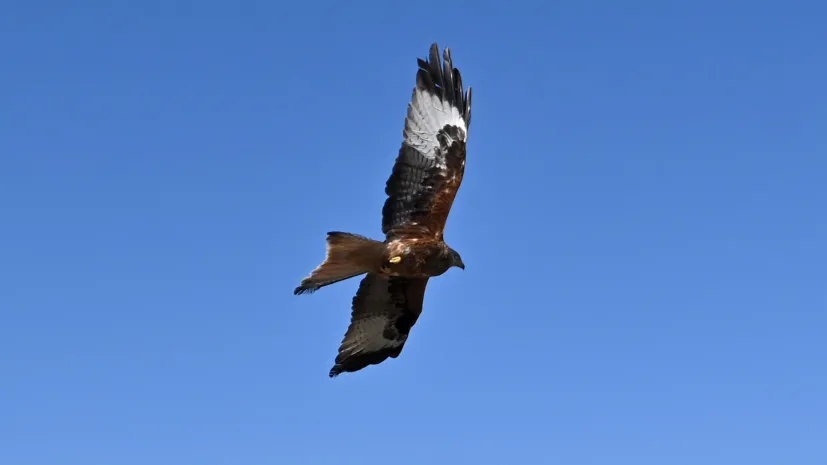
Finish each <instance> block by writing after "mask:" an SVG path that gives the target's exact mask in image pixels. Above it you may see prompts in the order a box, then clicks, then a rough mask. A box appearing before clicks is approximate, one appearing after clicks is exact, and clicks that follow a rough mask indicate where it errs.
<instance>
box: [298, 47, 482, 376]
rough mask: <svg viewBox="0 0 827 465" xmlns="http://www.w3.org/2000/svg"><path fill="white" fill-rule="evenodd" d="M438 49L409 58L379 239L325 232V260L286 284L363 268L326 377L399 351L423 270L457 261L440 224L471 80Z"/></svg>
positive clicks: (418, 299) (455, 179)
mask: <svg viewBox="0 0 827 465" xmlns="http://www.w3.org/2000/svg"><path fill="white" fill-rule="evenodd" d="M442 58H443V59H442V62H440V59H439V47H438V46H437V44H432V45H431V48H430V53H429V57H428V59H426V60H423V59H421V58H418V59H417V63H418V65H419V69H418V70H417V73H416V86H415V87H414V89H413V94H412V96H411V100H410V103H409V104H408V113H407V116H406V118H405V125H404V130H403V132H402V135H403V142H402V147H401V148H400V149H399V154H398V155H397V157H396V161H395V162H394V165H393V170H392V171H391V174H390V177H389V178H388V179H387V181H386V183H385V194H386V195H387V199H386V200H385V203H384V206H383V208H382V233H383V234H384V235H385V239H384V240H383V241H378V240H373V239H370V238H367V237H364V236H360V235H357V234H351V233H346V232H339V231H331V232H328V233H327V238H326V254H325V259H324V261H323V262H322V264H321V265H319V266H318V267H316V268H315V269H314V270H313V271H312V272H311V273H310V275H309V276H308V277H307V278H305V279H303V280H302V281H301V283H300V284H299V286H298V287H296V288H295V290H294V291H293V293H294V294H295V295H299V294H305V293H312V292H315V291H317V290H319V289H320V288H322V287H325V286H329V285H331V284H334V283H338V282H340V281H344V280H346V279H349V278H352V277H355V276H360V275H363V274H364V275H365V276H364V277H363V278H362V281H361V282H360V284H359V289H358V290H357V292H356V295H355V296H354V297H353V301H352V304H351V319H350V325H349V327H348V328H347V331H346V332H345V335H344V338H343V339H342V342H341V345H340V346H339V350H338V354H337V356H336V359H335V363H334V365H333V368H331V369H330V372H329V376H330V377H331V378H332V377H335V376H337V375H339V374H341V373H343V372H355V371H359V370H361V369H363V368H365V367H367V366H369V365H376V364H379V363H381V362H383V361H385V360H386V359H387V358H388V357H390V358H396V357H398V356H399V354H400V353H401V352H402V348H403V347H404V346H405V341H406V340H407V339H408V334H409V332H410V330H411V327H413V325H414V324H415V323H416V320H417V319H418V318H419V315H420V313H421V312H422V302H423V300H424V298H425V287H426V286H427V284H428V279H429V278H431V277H435V276H440V275H442V274H443V273H445V272H446V271H448V269H450V268H451V267H459V268H461V269H463V270H464V269H465V264H464V263H463V262H462V257H460V254H459V253H458V252H457V251H456V250H454V249H452V248H451V247H450V246H448V244H446V243H445V240H444V238H443V230H444V229H445V222H446V220H447V219H448V214H449V213H450V211H451V206H452V205H453V203H454V198H455V197H456V195H457V190H458V189H459V186H460V184H461V183H462V178H463V174H464V173H465V144H466V142H467V140H468V128H469V126H470V123H471V88H470V87H469V88H468V91H467V93H465V92H464V91H463V87H462V78H461V76H460V72H459V70H458V69H456V68H454V66H453V61H452V60H451V51H450V49H448V48H446V49H445V50H444V52H443V57H442Z"/></svg>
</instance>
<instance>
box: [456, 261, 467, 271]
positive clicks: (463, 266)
mask: <svg viewBox="0 0 827 465" xmlns="http://www.w3.org/2000/svg"><path fill="white" fill-rule="evenodd" d="M457 266H458V267H460V268H462V269H463V270H465V263H462V260H461V259H460V261H459V263H457Z"/></svg>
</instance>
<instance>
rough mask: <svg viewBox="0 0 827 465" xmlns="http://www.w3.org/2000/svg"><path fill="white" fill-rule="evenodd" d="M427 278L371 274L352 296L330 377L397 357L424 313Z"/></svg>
mask: <svg viewBox="0 0 827 465" xmlns="http://www.w3.org/2000/svg"><path fill="white" fill-rule="evenodd" d="M427 284H428V278H399V277H388V276H386V275H382V274H376V273H368V274H367V276H365V277H364V278H362V282H361V283H360V284H359V290H358V291H357V292H356V295H355V296H354V297H353V307H352V312H351V318H350V326H349V327H348V329H347V332H346V333H345V337H344V339H342V343H341V345H340V346H339V354H338V355H337V356H336V361H335V365H333V368H331V369H330V377H331V378H332V377H334V376H337V375H339V374H340V373H342V372H353V371H359V370H361V369H362V368H365V367H366V366H368V365H376V364H379V363H382V362H383V361H385V359H387V358H388V357H391V358H396V357H398V356H399V354H400V353H401V352H402V347H403V346H404V345H405V341H406V340H407V339H408V332H409V331H410V330H411V327H412V326H413V325H414V323H416V320H417V319H418V318H419V314H420V313H421V312H422V301H423V300H424V298H425V286H426V285H427Z"/></svg>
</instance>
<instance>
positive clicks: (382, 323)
mask: <svg viewBox="0 0 827 465" xmlns="http://www.w3.org/2000/svg"><path fill="white" fill-rule="evenodd" d="M387 325H388V318H387V317H385V316H374V317H372V318H365V319H363V320H359V321H358V322H357V323H356V325H355V327H354V328H353V331H354V333H355V334H353V335H352V336H350V338H349V341H348V342H347V345H346V346H344V347H342V349H341V352H342V353H346V354H348V356H353V355H359V354H365V353H370V352H379V351H381V350H384V349H390V348H396V347H400V346H401V345H402V344H404V343H405V340H406V339H407V338H408V337H407V336H406V335H400V336H401V338H400V340H396V341H391V340H388V339H385V337H384V336H383V333H384V332H385V327H386V326H387Z"/></svg>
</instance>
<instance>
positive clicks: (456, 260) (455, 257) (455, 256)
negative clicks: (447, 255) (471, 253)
mask: <svg viewBox="0 0 827 465" xmlns="http://www.w3.org/2000/svg"><path fill="white" fill-rule="evenodd" d="M450 251H451V266H456V267H458V268H462V269H463V270H464V269H465V263H462V257H460V256H459V252H457V251H456V250H454V249H450Z"/></svg>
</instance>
